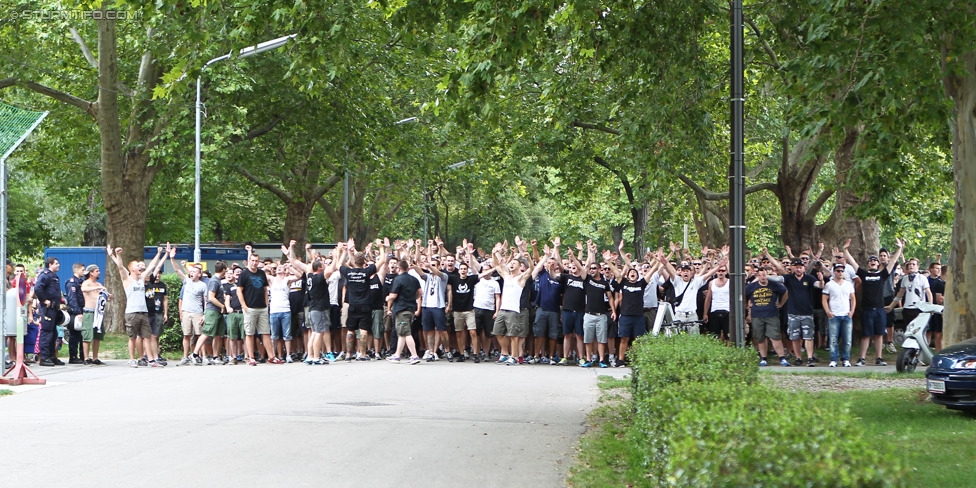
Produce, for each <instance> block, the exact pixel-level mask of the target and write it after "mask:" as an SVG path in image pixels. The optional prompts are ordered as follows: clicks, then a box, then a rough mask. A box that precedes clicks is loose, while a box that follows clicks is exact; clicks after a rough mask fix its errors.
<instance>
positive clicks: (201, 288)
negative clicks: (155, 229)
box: [167, 244, 207, 366]
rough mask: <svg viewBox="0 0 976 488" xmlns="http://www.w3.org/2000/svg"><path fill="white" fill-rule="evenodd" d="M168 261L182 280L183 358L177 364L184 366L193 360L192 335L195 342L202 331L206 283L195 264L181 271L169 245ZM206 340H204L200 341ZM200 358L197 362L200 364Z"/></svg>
mask: <svg viewBox="0 0 976 488" xmlns="http://www.w3.org/2000/svg"><path fill="white" fill-rule="evenodd" d="M167 249H168V251H167V252H168V253H169V262H170V265H171V266H173V270H175V271H176V275H177V276H179V277H180V280H182V281H183V288H182V289H181V290H180V295H181V298H180V303H181V304H182V305H183V307H182V310H181V311H180V325H181V327H182V328H183V359H181V360H180V363H179V366H186V365H187V364H191V363H193V362H195V358H194V357H193V355H192V351H191V349H190V345H191V344H192V343H193V336H197V343H198V344H199V343H200V342H201V341H200V340H199V336H200V334H202V333H203V312H204V304H205V302H206V301H207V284H206V283H204V282H203V280H202V277H203V272H202V271H201V270H200V268H198V267H196V266H190V267H189V268H187V269H186V273H185V274H184V273H183V266H181V265H177V264H176V261H175V259H176V248H175V247H169V245H168V244H167ZM202 342H206V341H202ZM202 361H203V360H202V359H201V362H200V363H199V364H202Z"/></svg>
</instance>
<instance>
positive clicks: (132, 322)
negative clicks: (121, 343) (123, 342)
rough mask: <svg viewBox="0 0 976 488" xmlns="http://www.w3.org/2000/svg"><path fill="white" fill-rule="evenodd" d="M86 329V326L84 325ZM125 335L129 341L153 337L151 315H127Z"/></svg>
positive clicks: (140, 313)
mask: <svg viewBox="0 0 976 488" xmlns="http://www.w3.org/2000/svg"><path fill="white" fill-rule="evenodd" d="M82 328H84V325H82ZM125 333H126V335H128V336H129V339H135V338H136V337H141V338H143V339H148V338H149V337H150V336H152V326H150V325H149V314H148V313H145V312H138V313H127V314H125Z"/></svg>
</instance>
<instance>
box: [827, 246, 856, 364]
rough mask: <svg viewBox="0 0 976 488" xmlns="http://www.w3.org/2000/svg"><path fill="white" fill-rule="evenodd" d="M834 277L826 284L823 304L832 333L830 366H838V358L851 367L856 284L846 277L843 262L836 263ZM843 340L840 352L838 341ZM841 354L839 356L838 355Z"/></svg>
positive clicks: (828, 326)
mask: <svg viewBox="0 0 976 488" xmlns="http://www.w3.org/2000/svg"><path fill="white" fill-rule="evenodd" d="M832 274H833V279H831V280H830V281H828V282H827V283H826V284H825V285H824V289H823V298H822V300H823V306H824V311H825V312H826V313H827V329H828V331H829V334H830V365H829V366H830V367H831V368H836V367H837V360H838V359H841V360H843V361H844V367H845V368H849V367H851V317H852V316H853V315H854V306H855V305H857V299H856V298H855V297H854V285H853V284H851V282H850V281H847V278H846V276H845V275H846V266H845V265H844V264H843V263H836V264H834V269H833V273H832ZM838 341H841V342H843V344H842V346H841V347H842V348H843V349H842V350H841V351H840V353H839V354H838V351H837V342H838ZM838 356H839V357H838Z"/></svg>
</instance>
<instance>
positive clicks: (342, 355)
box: [335, 351, 346, 361]
mask: <svg viewBox="0 0 976 488" xmlns="http://www.w3.org/2000/svg"><path fill="white" fill-rule="evenodd" d="M343 359H346V351H342V352H340V353H339V355H338V356H336V358H335V360H336V361H342V360H343Z"/></svg>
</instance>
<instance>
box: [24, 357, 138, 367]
mask: <svg viewBox="0 0 976 488" xmlns="http://www.w3.org/2000/svg"><path fill="white" fill-rule="evenodd" d="M45 362H50V361H41V366H44V363H45ZM51 364H52V365H53V364H54V363H51ZM129 367H130V368H138V367H139V361H136V360H135V359H130V360H129Z"/></svg>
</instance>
